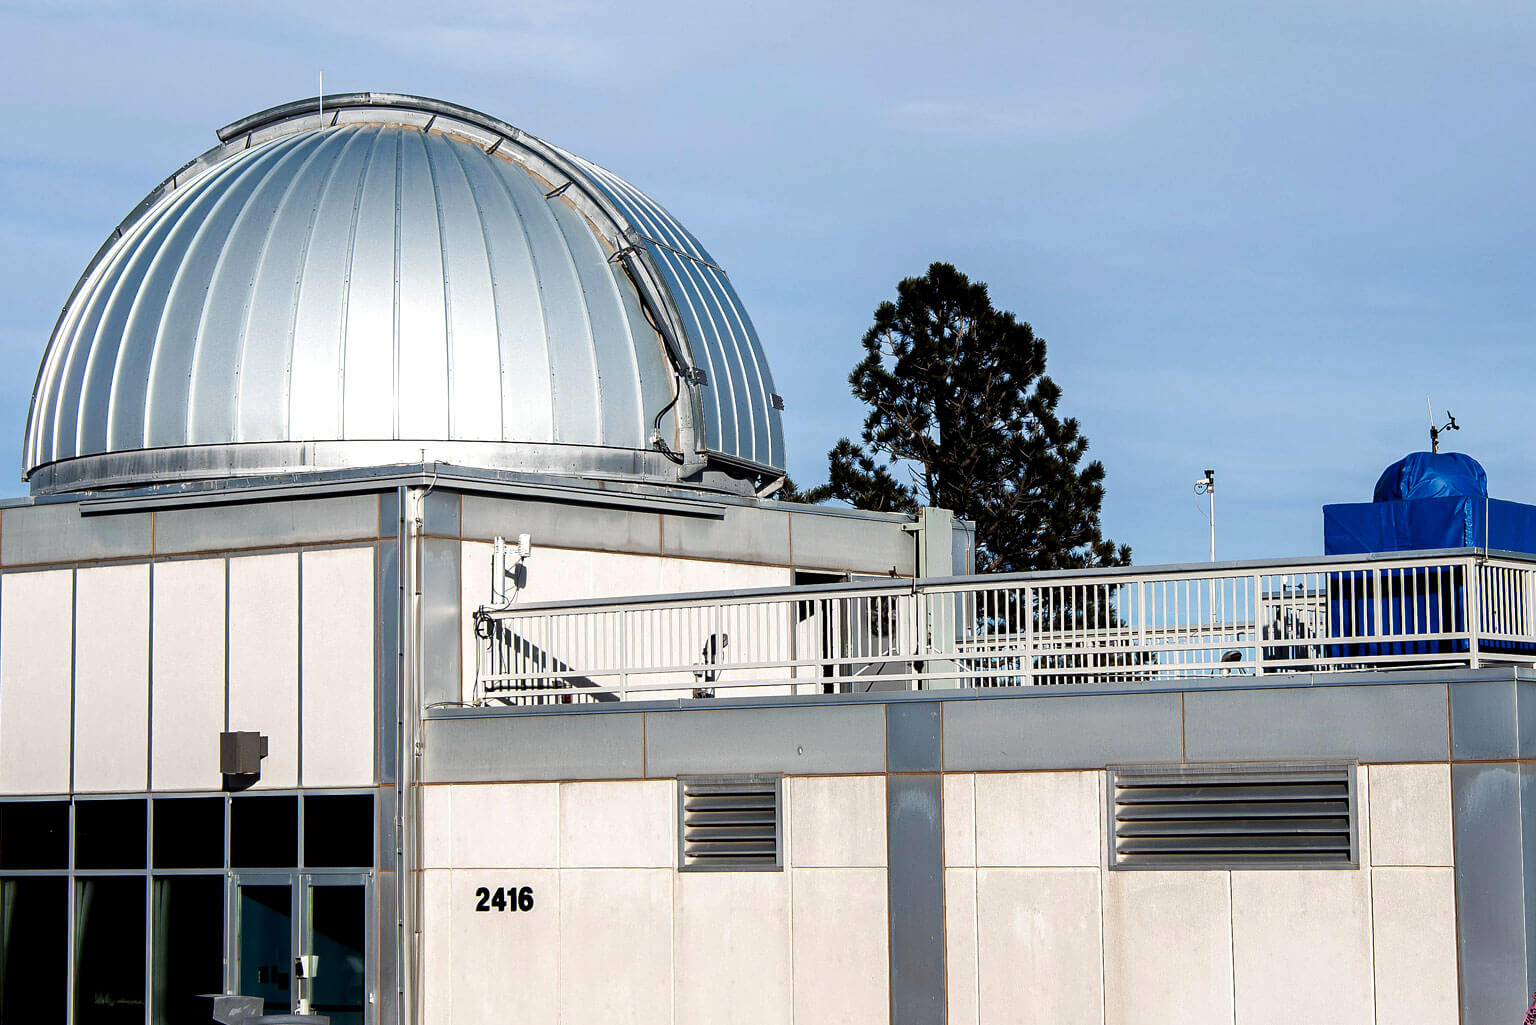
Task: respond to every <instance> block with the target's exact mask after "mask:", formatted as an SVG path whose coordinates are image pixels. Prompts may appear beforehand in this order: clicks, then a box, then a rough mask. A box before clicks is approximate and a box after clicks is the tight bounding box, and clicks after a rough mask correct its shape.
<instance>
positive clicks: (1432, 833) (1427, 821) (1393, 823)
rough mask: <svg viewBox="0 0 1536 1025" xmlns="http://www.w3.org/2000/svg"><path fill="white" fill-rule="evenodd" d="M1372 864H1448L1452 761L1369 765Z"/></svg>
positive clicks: (1449, 858) (1449, 860)
mask: <svg viewBox="0 0 1536 1025" xmlns="http://www.w3.org/2000/svg"><path fill="white" fill-rule="evenodd" d="M1369 771H1370V795H1371V813H1370V820H1371V864H1373V865H1432V866H1448V865H1450V864H1452V862H1453V857H1452V854H1451V767H1450V766H1449V765H1445V764H1438V765H1372V766H1371V767H1370V770H1369Z"/></svg>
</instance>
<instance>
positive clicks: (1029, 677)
mask: <svg viewBox="0 0 1536 1025" xmlns="http://www.w3.org/2000/svg"><path fill="white" fill-rule="evenodd" d="M1019 600H1020V601H1021V602H1022V603H1023V617H1024V686H1026V687H1033V686H1034V685H1035V589H1034V587H1033V586H1031V585H1030V584H1024V585H1023V586H1022V587H1021V588H1020V590H1019Z"/></svg>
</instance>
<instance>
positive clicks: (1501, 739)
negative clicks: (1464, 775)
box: [1450, 680, 1520, 761]
mask: <svg viewBox="0 0 1536 1025" xmlns="http://www.w3.org/2000/svg"><path fill="white" fill-rule="evenodd" d="M1450 688H1451V757H1452V758H1454V759H1456V760H1457V761H1498V760H1501V759H1506V758H1518V757H1519V756H1520V753H1519V740H1518V737H1517V733H1516V724H1517V717H1516V710H1515V683H1514V681H1513V680H1509V681H1501V682H1498V683H1453V684H1451V685H1450Z"/></svg>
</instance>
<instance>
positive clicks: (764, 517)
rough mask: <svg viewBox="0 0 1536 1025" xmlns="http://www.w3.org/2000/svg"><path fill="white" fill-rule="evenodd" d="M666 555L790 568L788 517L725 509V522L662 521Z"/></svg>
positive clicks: (763, 511) (680, 518) (774, 511)
mask: <svg viewBox="0 0 1536 1025" xmlns="http://www.w3.org/2000/svg"><path fill="white" fill-rule="evenodd" d="M661 521H662V526H661V547H662V553H663V554H665V555H683V556H687V557H689V558H694V559H722V560H725V561H728V562H757V563H766V564H768V565H771V566H788V565H789V517H788V516H787V515H786V514H785V513H783V512H781V511H779V510H777V509H750V508H743V507H741V506H727V507H726V510H725V517H724V519H718V520H716V519H703V518H695V517H684V516H663V517H662V518H661Z"/></svg>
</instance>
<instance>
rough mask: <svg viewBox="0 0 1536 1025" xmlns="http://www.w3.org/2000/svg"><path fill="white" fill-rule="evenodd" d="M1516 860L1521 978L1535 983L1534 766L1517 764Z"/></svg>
mask: <svg viewBox="0 0 1536 1025" xmlns="http://www.w3.org/2000/svg"><path fill="white" fill-rule="evenodd" d="M1520 859H1521V869H1522V871H1521V878H1522V880H1523V881H1524V884H1525V889H1524V897H1525V899H1524V900H1523V901H1522V902H1521V903H1522V904H1524V905H1525V978H1526V984H1527V985H1529V984H1531V983H1533V982H1536V899H1533V898H1536V765H1521V766H1520Z"/></svg>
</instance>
